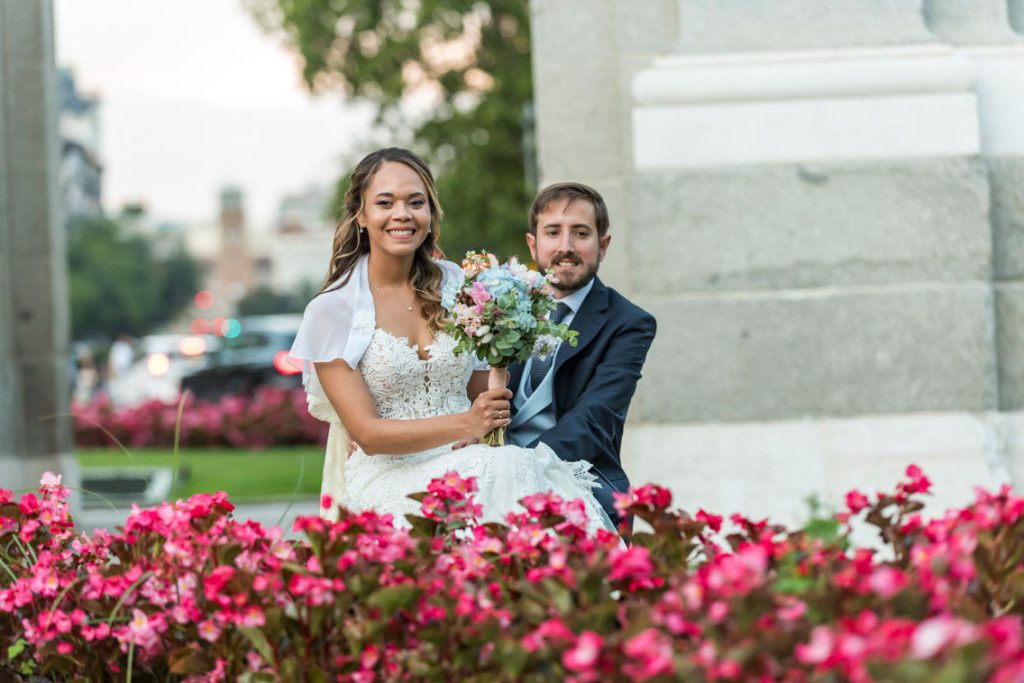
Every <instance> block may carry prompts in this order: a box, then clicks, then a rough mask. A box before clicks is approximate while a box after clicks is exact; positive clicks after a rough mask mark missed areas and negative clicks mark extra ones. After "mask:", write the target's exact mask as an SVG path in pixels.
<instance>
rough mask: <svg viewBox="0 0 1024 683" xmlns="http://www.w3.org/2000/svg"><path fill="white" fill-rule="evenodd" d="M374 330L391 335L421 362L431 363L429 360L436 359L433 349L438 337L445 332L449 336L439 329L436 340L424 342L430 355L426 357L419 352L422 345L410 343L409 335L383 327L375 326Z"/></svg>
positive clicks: (424, 347)
mask: <svg viewBox="0 0 1024 683" xmlns="http://www.w3.org/2000/svg"><path fill="white" fill-rule="evenodd" d="M373 331H374V333H376V332H383V333H384V334H385V335H387V336H388V337H391V339H392V340H394V341H396V342H398V343H399V344H401V345H402V346H404V347H405V348H406V349H408V350H409V351H411V352H412V353H414V354H415V355H416V360H418V361H419V362H421V363H429V362H431V361H433V360H435V359H434V354H433V353H431V350H432V349H433V348H434V347H435V346H436V345H437V338H438V336H440V335H442V334H444V335H445V336H449V335H447V334H445V333H444V332H441V331H438V333H437V335H435V336H434V341H433V342H431V343H430V344H424V346H423V350H424V351H427V352H428V353H429V355H428V356H427V357H426V358H421V357H420V352H419V348H420V345H419V344H410V343H409V337H408V336H402V337H400V336H398V335H397V334H394V333H393V332H388V331H387V330H385V329H384V328H383V327H375V328H373Z"/></svg>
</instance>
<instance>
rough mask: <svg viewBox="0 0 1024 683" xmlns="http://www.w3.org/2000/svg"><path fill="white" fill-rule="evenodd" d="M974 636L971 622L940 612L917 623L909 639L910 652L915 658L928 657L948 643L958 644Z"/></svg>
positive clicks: (948, 644)
mask: <svg viewBox="0 0 1024 683" xmlns="http://www.w3.org/2000/svg"><path fill="white" fill-rule="evenodd" d="M975 637H976V635H975V627H974V626H973V625H972V624H969V623H967V622H965V621H963V620H962V619H959V618H957V617H953V616H950V615H949V614H940V615H938V616H936V617H932V618H931V619H926V620H925V621H923V622H921V623H920V624H918V625H917V627H916V628H915V629H914V636H913V637H912V638H911V640H910V652H911V654H912V655H913V656H914V657H915V658H917V659H929V658H931V657H934V656H935V655H936V654H938V653H939V652H940V651H942V650H943V649H945V648H946V647H948V646H950V645H960V644H963V643H965V642H968V641H970V640H972V639H973V638H975Z"/></svg>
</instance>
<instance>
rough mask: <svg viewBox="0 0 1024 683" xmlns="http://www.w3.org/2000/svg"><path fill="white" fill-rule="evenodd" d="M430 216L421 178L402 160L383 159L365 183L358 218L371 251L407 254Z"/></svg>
mask: <svg viewBox="0 0 1024 683" xmlns="http://www.w3.org/2000/svg"><path fill="white" fill-rule="evenodd" d="M430 217H431V216H430V200H429V199H428V197H427V187H426V185H424V184H423V179H422V178H420V176H419V174H418V173H416V171H414V170H412V169H411V168H410V167H408V166H406V165H405V164H402V163H399V162H396V161H386V162H384V163H383V164H382V165H381V167H380V168H379V169H378V170H377V172H376V173H375V174H374V175H373V177H372V178H371V179H370V182H369V183H368V184H367V186H366V190H365V192H364V193H363V210H362V212H361V213H360V214H359V216H358V219H359V224H360V225H361V226H363V227H365V228H366V232H367V236H368V238H369V240H370V250H371V251H378V252H384V253H387V254H391V255H393V256H411V255H412V254H414V253H415V252H416V250H417V249H418V248H419V247H420V245H421V244H423V242H424V241H425V240H426V239H427V235H428V234H429V233H430Z"/></svg>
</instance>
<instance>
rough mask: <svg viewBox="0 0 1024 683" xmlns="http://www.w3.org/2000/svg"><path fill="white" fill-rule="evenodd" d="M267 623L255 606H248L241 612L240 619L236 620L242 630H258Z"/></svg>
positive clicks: (261, 611)
mask: <svg viewBox="0 0 1024 683" xmlns="http://www.w3.org/2000/svg"><path fill="white" fill-rule="evenodd" d="M266 623H267V618H266V616H265V615H264V614H263V610H261V609H260V608H259V607H257V606H256V605H249V606H248V607H246V608H245V610H243V612H242V615H241V617H240V619H239V620H238V624H239V626H242V627H244V628H258V627H261V626H263V625H265V624H266Z"/></svg>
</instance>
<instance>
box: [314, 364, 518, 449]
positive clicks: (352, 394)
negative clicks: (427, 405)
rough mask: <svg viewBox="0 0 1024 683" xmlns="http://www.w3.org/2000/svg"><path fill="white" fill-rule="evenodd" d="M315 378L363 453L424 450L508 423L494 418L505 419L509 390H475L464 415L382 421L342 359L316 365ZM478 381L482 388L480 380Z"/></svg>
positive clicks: (360, 381) (359, 377)
mask: <svg viewBox="0 0 1024 683" xmlns="http://www.w3.org/2000/svg"><path fill="white" fill-rule="evenodd" d="M316 376H317V379H318V380H319V381H320V386H322V387H323V390H324V393H325V394H327V399H328V400H329V401H330V402H331V405H332V406H333V407H334V410H335V412H337V413H338V417H340V418H341V422H342V424H344V425H345V430H346V431H347V432H348V434H349V437H350V438H351V439H352V440H353V441H355V442H356V443H357V444H359V446H360V447H361V448H362V449H363V451H364V452H365V453H367V454H369V455H373V454H377V453H388V454H391V455H401V454H404V453H415V452H417V451H425V450H427V449H429V448H436V447H437V446H443V445H444V444H447V443H452V442H453V441H459V440H462V439H466V440H471V439H476V438H480V437H483V435H484V434H486V433H487V432H489V431H491V430H492V429H494V428H495V427H504V426H506V425H508V423H509V419H508V418H507V417H504V418H498V417H497V415H499V414H501V415H508V410H509V402H508V399H509V398H510V397H511V396H512V392H510V391H508V390H507V389H493V390H490V391H483V392H480V393H479V395H478V396H477V397H476V399H475V400H474V401H473V405H472V406H471V407H470V409H469V410H468V411H466V412H465V413H458V414H456V415H442V416H439V417H429V418H423V419H418V420H385V419H383V418H381V417H380V416H379V415H378V414H377V407H376V406H375V405H374V403H373V397H371V396H370V390H369V389H367V388H366V383H365V382H363V376H362V375H360V374H359V372H358V371H357V370H353V369H352V368H350V367H349V366H348V364H347V363H345V361H342V360H335V361H331V362H330V363H316ZM484 379H485V387H484V388H485V389H486V376H485V378H484Z"/></svg>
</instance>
